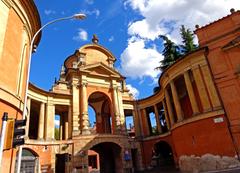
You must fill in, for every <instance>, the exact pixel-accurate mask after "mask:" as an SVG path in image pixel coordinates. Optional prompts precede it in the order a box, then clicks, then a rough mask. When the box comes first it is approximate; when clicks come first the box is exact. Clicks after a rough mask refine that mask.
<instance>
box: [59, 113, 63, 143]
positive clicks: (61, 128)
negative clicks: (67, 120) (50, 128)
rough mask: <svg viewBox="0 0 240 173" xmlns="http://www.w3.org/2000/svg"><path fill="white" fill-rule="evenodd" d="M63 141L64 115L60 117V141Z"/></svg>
mask: <svg viewBox="0 0 240 173" xmlns="http://www.w3.org/2000/svg"><path fill="white" fill-rule="evenodd" d="M62 139H63V115H60V126H59V140H62Z"/></svg>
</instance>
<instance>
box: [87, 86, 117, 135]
mask: <svg viewBox="0 0 240 173" xmlns="http://www.w3.org/2000/svg"><path fill="white" fill-rule="evenodd" d="M88 105H89V106H91V107H92V108H93V110H94V111H95V120H96V122H95V125H94V126H93V127H92V129H91V132H92V134H93V133H95V132H96V133H108V134H110V133H113V129H114V121H113V120H114V114H113V111H112V110H113V108H112V102H111V100H110V98H109V97H108V96H107V95H106V94H104V93H103V92H99V91H97V92H93V93H92V94H91V95H90V96H89V97H88ZM93 116H94V115H93ZM93 116H92V115H89V117H92V118H93Z"/></svg>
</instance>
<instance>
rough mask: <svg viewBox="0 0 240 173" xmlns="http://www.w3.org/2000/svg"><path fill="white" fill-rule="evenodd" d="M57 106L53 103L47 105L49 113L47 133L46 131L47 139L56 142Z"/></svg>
mask: <svg viewBox="0 0 240 173" xmlns="http://www.w3.org/2000/svg"><path fill="white" fill-rule="evenodd" d="M54 120H55V106H54V104H52V103H49V102H48V103H47V111H46V115H45V131H46V133H45V134H46V139H47V140H54V139H55V136H54V132H55V125H54Z"/></svg>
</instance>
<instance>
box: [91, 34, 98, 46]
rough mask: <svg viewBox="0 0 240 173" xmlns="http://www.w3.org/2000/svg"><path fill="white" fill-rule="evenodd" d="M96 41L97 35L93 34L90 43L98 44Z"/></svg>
mask: <svg viewBox="0 0 240 173" xmlns="http://www.w3.org/2000/svg"><path fill="white" fill-rule="evenodd" d="M98 41H99V39H98V37H97V35H96V34H93V38H92V42H93V43H95V44H98Z"/></svg>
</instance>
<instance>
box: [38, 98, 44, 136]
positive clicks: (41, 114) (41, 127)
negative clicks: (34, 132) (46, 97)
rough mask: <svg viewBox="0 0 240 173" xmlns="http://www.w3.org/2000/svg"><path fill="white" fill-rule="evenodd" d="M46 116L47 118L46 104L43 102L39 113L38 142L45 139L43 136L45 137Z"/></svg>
mask: <svg viewBox="0 0 240 173" xmlns="http://www.w3.org/2000/svg"><path fill="white" fill-rule="evenodd" d="M44 116H45V103H43V102H41V104H40V112H39V121H38V140H42V139H43V135H44Z"/></svg>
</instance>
